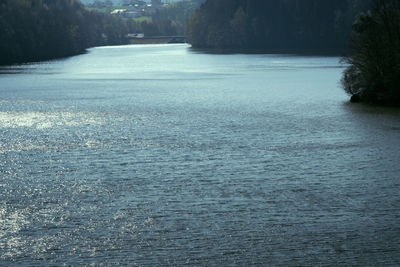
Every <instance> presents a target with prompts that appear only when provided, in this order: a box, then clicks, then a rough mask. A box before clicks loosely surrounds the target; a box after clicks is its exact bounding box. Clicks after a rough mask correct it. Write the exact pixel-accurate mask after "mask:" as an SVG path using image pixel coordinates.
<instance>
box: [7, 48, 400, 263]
mask: <svg viewBox="0 0 400 267" xmlns="http://www.w3.org/2000/svg"><path fill="white" fill-rule="evenodd" d="M342 67H343V66H341V65H340V64H339V59H338V58H335V57H303V56H282V55H240V54H236V55H209V54H202V53H196V52H193V51H191V50H190V49H189V48H188V47H187V46H186V45H161V46H160V45H159V46H126V47H105V48H95V49H93V50H91V51H90V53H88V54H85V55H81V56H77V57H73V58H69V59H65V60H60V61H52V62H46V63H38V64H29V65H22V66H13V67H9V68H1V69H0V72H1V73H2V74H1V75H0V265H7V266H9V265H62V264H66V265H89V264H92V265H101V264H104V265H106V266H108V265H112V264H121V265H151V266H154V265H197V266H210V265H211V266H217V265H223V266H232V265H240V266H249V265H257V266H259V265H286V266H298V265H301V266H317V265H330V266H332V265H341V266H343V265H347V266H349V265H358V266H385V265H387V266H393V265H399V264H400V239H399V236H400V193H399V192H400V178H399V176H400V164H399V163H400V150H399V148H400V146H399V145H400V111H399V110H391V109H383V108H372V107H365V106H360V105H350V104H348V103H347V99H348V97H347V96H346V95H345V94H344V93H343V91H342V89H341V88H340V86H339V80H340V77H341V72H342V71H343V68H342Z"/></svg>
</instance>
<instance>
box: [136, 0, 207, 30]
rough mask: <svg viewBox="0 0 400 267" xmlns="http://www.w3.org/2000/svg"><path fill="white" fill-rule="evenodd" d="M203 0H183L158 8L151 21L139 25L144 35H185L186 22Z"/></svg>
mask: <svg viewBox="0 0 400 267" xmlns="http://www.w3.org/2000/svg"><path fill="white" fill-rule="evenodd" d="M203 2H204V0H185V1H180V2H177V3H172V4H169V5H168V6H167V7H165V8H162V9H158V10H157V11H156V12H155V13H154V14H153V15H152V20H151V22H147V21H144V22H143V23H142V24H141V25H140V26H141V30H142V31H143V33H144V34H145V35H146V36H157V35H158V36H168V35H169V36H171V35H185V34H186V22H187V20H188V19H189V18H190V17H191V15H192V14H193V12H194V11H195V10H196V9H197V8H199V7H200V5H201V3H203Z"/></svg>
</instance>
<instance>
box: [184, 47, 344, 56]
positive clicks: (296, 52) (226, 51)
mask: <svg viewBox="0 0 400 267" xmlns="http://www.w3.org/2000/svg"><path fill="white" fill-rule="evenodd" d="M188 49H189V51H190V52H192V53H199V54H211V55H235V54H254V55H263V54H266V55H281V56H288V57H289V56H310V57H312V56H317V57H319V56H326V57H338V56H339V57H341V56H344V55H345V54H346V51H341V50H330V49H317V50H315V49H270V48H259V49H254V48H240V49H238V48H236V49H235V48H196V47H193V46H190V47H189V48H188Z"/></svg>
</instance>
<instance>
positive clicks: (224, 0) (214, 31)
mask: <svg viewBox="0 0 400 267" xmlns="http://www.w3.org/2000/svg"><path fill="white" fill-rule="evenodd" d="M369 6H370V1H369V0H336V1H321V0H207V1H206V2H205V3H204V4H203V5H202V6H201V8H200V9H198V10H197V11H196V12H195V13H194V15H193V16H192V17H191V19H190V21H189V22H188V39H189V42H190V43H191V44H192V45H193V47H197V48H224V49H226V48H234V49H243V48H250V49H264V50H270V51H301V50H309V51H310V52H312V51H316V50H319V51H327V52H328V51H332V52H343V51H345V50H346V49H347V48H348V40H349V36H350V34H351V25H352V23H353V21H354V19H355V18H356V16H357V15H358V14H359V13H360V12H363V11H366V10H368V8H369Z"/></svg>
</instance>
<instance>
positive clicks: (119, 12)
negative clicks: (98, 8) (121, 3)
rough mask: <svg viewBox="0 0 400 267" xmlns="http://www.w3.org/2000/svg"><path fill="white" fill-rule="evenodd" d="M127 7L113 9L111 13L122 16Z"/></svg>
mask: <svg viewBox="0 0 400 267" xmlns="http://www.w3.org/2000/svg"><path fill="white" fill-rule="evenodd" d="M126 11H127V9H114V10H113V11H111V15H119V16H122V15H123V14H124V13H126Z"/></svg>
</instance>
